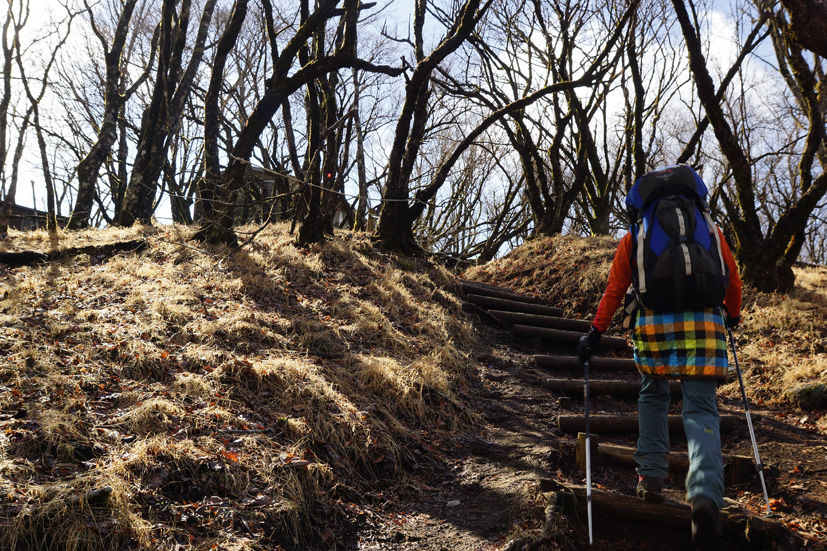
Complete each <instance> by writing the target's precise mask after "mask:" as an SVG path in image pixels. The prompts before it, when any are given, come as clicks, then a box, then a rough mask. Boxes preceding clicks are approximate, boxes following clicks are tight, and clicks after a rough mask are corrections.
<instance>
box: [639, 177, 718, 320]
mask: <svg viewBox="0 0 827 551" xmlns="http://www.w3.org/2000/svg"><path fill="white" fill-rule="evenodd" d="M706 196H707V188H706V185H705V184H704V182H703V180H702V179H701V177H700V176H698V174H697V173H696V172H695V171H694V170H693V169H692V168H691V167H689V166H687V165H676V166H670V167H666V168H662V169H658V170H654V171H652V172H649V173H647V174H645V175H644V176H642V177H641V178H640V179H639V180H638V181H637V182H635V185H634V186H632V189H631V190H630V191H629V194H628V195H627V196H626V208H627V212H628V213H629V220H630V222H631V224H630V229H629V231H630V232H631V234H632V238H633V239H632V243H633V244H632V259H631V262H632V286H633V289H634V291H635V294H636V296H637V299H638V302H639V303H640V305H641V306H643V307H645V308H649V309H653V310H670V311H673V312H680V311H684V310H699V309H702V308H708V307H715V306H721V305H722V304H723V302H724V296H725V295H726V289H727V285H728V283H729V274H728V273H727V267H726V264H725V263H724V259H723V255H722V254H721V240H720V234H719V233H718V227H717V226H716V225H715V223H714V222H713V221H712V217H711V216H710V214H709V205H708V204H707V202H706Z"/></svg>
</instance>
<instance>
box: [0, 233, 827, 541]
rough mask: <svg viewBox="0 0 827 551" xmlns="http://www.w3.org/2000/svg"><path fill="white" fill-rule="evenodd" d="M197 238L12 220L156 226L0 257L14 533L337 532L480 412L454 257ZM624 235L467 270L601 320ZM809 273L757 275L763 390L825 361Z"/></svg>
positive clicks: (748, 306) (211, 536)
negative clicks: (48, 258) (92, 246)
mask: <svg viewBox="0 0 827 551" xmlns="http://www.w3.org/2000/svg"><path fill="white" fill-rule="evenodd" d="M188 236H189V230H188V229H185V228H165V229H161V230H159V229H132V230H107V231H103V232H89V233H78V234H60V235H58V236H57V237H56V238H54V239H50V238H49V237H48V236H47V235H46V234H43V233H33V234H13V235H12V239H11V240H10V241H7V242H6V244H5V246H0V250H8V249H10V248H11V247H12V246H13V247H14V249H16V250H28V249H38V250H44V251H45V250H51V249H54V248H61V247H70V246H80V245H85V244H88V243H101V242H112V241H123V240H127V239H134V238H136V237H146V238H147V239H149V241H150V243H151V246H150V247H149V249H148V250H146V251H145V252H143V253H141V254H124V255H118V256H115V257H113V258H109V259H101V258H89V257H88V256H82V257H77V258H73V259H66V260H62V261H59V262H53V263H50V264H44V265H38V266H32V267H24V268H19V269H14V270H8V269H6V268H5V267H4V266H2V265H0V282H1V283H0V285H2V287H0V328H2V331H0V390H2V391H3V392H2V393H0V481H2V484H0V487H2V488H3V492H2V493H0V548H4V549H5V548H17V549H21V550H22V549H41V548H43V547H44V546H45V542H47V541H48V542H51V543H52V545H55V546H56V548H59V547H63V546H65V547H67V548H81V547H83V548H88V549H120V548H141V549H150V548H170V547H174V546H175V545H176V544H180V545H187V546H191V548H193V549H208V548H213V546H216V545H218V546H220V547H221V548H234V549H261V548H267V549H275V548H277V545H279V544H280V545H283V546H285V547H291V546H292V545H293V542H294V541H296V542H298V543H299V545H298V547H301V546H302V545H303V544H305V543H306V542H310V541H315V542H327V543H330V542H331V538H333V537H335V536H334V534H339V533H340V531H341V529H342V527H341V522H342V520H343V519H344V518H345V517H347V516H350V515H351V514H352V511H354V505H353V504H354V503H356V502H358V501H359V499H360V498H359V497H358V496H359V495H360V494H361V493H362V492H365V491H372V490H376V488H378V487H381V485H382V484H388V483H393V481H396V480H397V479H404V477H405V473H406V472H411V470H412V467H413V465H414V463H415V462H420V463H421V462H423V461H428V456H429V454H430V453H431V451H433V450H434V447H433V445H431V444H429V438H430V437H431V436H434V435H435V434H438V433H439V432H440V431H450V430H452V429H454V428H458V427H461V426H464V425H467V424H469V423H473V422H474V419H475V417H474V414H473V413H472V412H469V411H468V410H467V409H466V408H465V407H464V406H463V402H462V394H463V393H464V382H465V378H466V375H467V370H468V369H470V368H471V366H472V362H470V361H469V359H468V357H469V355H470V354H471V353H472V350H473V349H474V347H475V345H476V339H477V337H476V334H475V332H474V330H473V328H472V327H471V326H470V324H469V322H468V321H467V320H466V318H465V317H464V316H463V314H462V312H461V305H460V303H459V301H458V299H457V298H456V296H455V295H454V294H453V292H452V289H454V288H455V283H454V280H453V278H452V276H451V275H450V274H449V273H447V272H446V271H444V270H442V269H440V268H438V267H435V266H434V265H432V264H429V263H427V262H424V261H420V260H412V259H409V258H404V257H397V256H394V255H388V254H386V253H383V252H381V251H378V250H375V249H374V248H373V247H372V245H371V244H370V242H369V241H368V240H367V238H365V237H364V236H362V235H358V234H349V233H344V234H338V235H337V237H336V238H335V239H333V240H331V241H329V242H328V243H325V244H323V245H319V246H316V247H313V248H311V249H308V250H301V249H296V248H295V247H293V245H292V244H291V243H292V238H291V237H290V236H289V235H287V228H286V227H284V226H277V227H275V228H273V229H272V230H268V231H267V232H265V233H264V234H262V235H260V236H258V237H257V238H256V240H255V242H254V243H253V244H251V245H249V246H247V247H245V248H244V249H242V251H241V252H240V253H237V254H229V251H226V250H222V249H215V248H205V247H201V246H198V245H196V244H193V243H190V242H188V241H187V238H188ZM614 246H615V243H614V242H613V241H612V240H609V239H588V240H587V239H575V238H565V237H563V238H555V239H547V240H542V241H536V242H532V243H529V244H527V245H526V246H524V247H521V248H520V249H518V250H516V251H514V252H513V253H512V254H510V255H508V256H507V257H506V258H503V259H500V260H497V261H495V262H492V263H490V264H488V265H486V266H483V267H479V268H473V269H471V270H469V271H468V272H467V273H466V274H465V277H469V278H473V279H478V280H481V281H490V282H493V283H497V284H502V285H505V286H509V287H512V288H514V289H516V290H519V291H522V292H528V293H533V294H536V295H540V296H542V297H544V298H546V299H548V300H549V301H550V302H553V303H556V304H558V305H560V306H562V307H564V308H565V309H566V313H567V315H569V316H576V317H590V316H591V315H592V313H593V311H594V309H595V307H596V304H597V302H598V300H599V298H600V293H601V292H602V290H603V286H604V285H605V281H606V276H607V274H608V268H609V264H610V262H611V258H612V255H613V252H614ZM4 247H5V248H4ZM797 275H798V282H799V283H798V286H797V288H796V290H795V292H794V293H793V294H792V295H791V296H789V297H775V296H767V295H758V294H755V293H752V292H749V291H747V293H746V297H745V298H746V300H745V315H744V324H743V328H742V329H741V330H740V332H739V335H740V337H739V341H740V344H741V356H742V363H743V364H744V367H745V368H747V369H746V371H747V379H748V384H749V389H750V392H751V394H752V396H753V397H757V398H760V399H766V400H773V399H780V398H781V396H783V389H784V388H785V387H787V386H792V385H795V384H798V383H799V382H801V381H811V380H821V381H823V380H824V376H825V369H827V360H825V354H824V352H825V346H827V334H826V333H825V331H827V330H825V328H824V318H825V314H826V313H827V298H825V292H827V291H825V288H824V284H823V283H824V280H825V276H827V272H825V270H823V269H820V270H812V269H808V270H798V272H797ZM732 391H733V392H734V391H735V389H734V388H733V389H732ZM823 422H824V419H822V423H823ZM434 453H435V452H434ZM102 488H109V489H111V494H109V496H108V499H106V498H96V497H95V496H96V495H98V494H96V493H95V492H94V490H100V489H102Z"/></svg>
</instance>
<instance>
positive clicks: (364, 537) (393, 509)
mask: <svg viewBox="0 0 827 551" xmlns="http://www.w3.org/2000/svg"><path fill="white" fill-rule="evenodd" d="M480 331H481V332H482V333H483V337H484V340H485V342H487V343H488V345H487V346H488V349H487V350H485V351H481V352H480V354H479V355H478V357H477V358H475V359H476V360H477V361H478V362H479V363H480V366H479V367H478V368H477V373H476V375H477V376H476V377H475V379H476V384H475V386H474V387H473V388H470V389H469V393H468V399H469V402H470V404H471V405H472V407H473V408H474V409H475V410H476V411H478V412H479V413H480V414H481V415H482V416H483V417H484V419H485V423H484V425H483V427H484V428H483V430H482V432H480V433H477V434H457V435H456V436H454V437H453V438H451V439H447V438H446V439H444V440H441V441H439V442H435V443H434V444H435V447H436V448H438V450H439V452H440V453H441V454H443V457H444V459H443V460H442V462H441V465H439V466H438V467H437V468H433V467H422V469H421V470H419V472H416V471H415V472H416V474H417V477H416V480H417V482H416V483H414V484H411V485H409V486H407V487H406V488H403V489H402V490H401V491H400V490H399V488H398V487H396V488H395V487H393V486H392V485H390V484H389V490H388V491H387V492H385V493H384V494H380V495H378V496H374V498H375V499H374V502H373V505H372V506H370V507H368V509H367V511H361V514H360V515H358V516H359V517H360V520H361V525H362V528H361V530H359V531H358V532H357V533H354V534H353V537H352V538H351V540H350V541H347V542H345V547H346V548H348V549H360V550H362V549H364V550H386V549H394V550H413V549H417V550H423V551H443V550H445V551H448V550H452V551H453V550H456V551H472V550H474V551H476V550H495V549H496V550H500V549H508V550H509V551H513V550H516V549H584V548H588V546H587V545H586V542H587V541H588V539H587V534H586V522H585V519H572V518H568V519H566V518H562V517H558V518H557V521H556V525H555V526H548V525H547V524H546V522H545V519H544V518H543V510H544V506H545V503H544V502H543V499H542V497H541V495H540V492H539V484H538V483H539V480H540V479H556V480H559V481H561V482H565V483H569V484H584V483H585V475H584V473H583V472H582V471H580V470H579V469H578V468H577V467H576V466H575V460H574V459H575V458H574V453H575V443H576V437H575V436H574V435H566V434H562V433H561V431H560V430H559V428H558V427H557V416H558V414H559V413H560V412H561V409H560V406H559V405H558V398H559V396H556V395H555V394H554V393H553V392H551V391H549V390H548V389H546V388H544V387H543V381H544V380H545V379H546V378H548V377H550V376H551V375H550V373H549V372H548V371H546V370H544V369H543V368H541V367H538V366H537V365H536V363H535V361H534V358H533V353H534V352H533V351H532V350H530V349H528V348H527V347H523V348H522V349H520V348H519V343H517V344H518V347H515V346H514V344H515V343H514V340H513V337H512V336H511V332H510V331H508V330H505V329H500V328H495V327H490V326H483V325H481V326H480ZM563 349H566V346H561V347H560V350H558V351H564V353H566V354H572V353H573V349H572V350H568V349H566V350H563ZM555 376H558V375H555ZM597 376H598V377H600V375H599V374H598V375H597ZM630 376H634V374H630ZM613 377H614V376H613ZM738 398H739V396H737V395H735V394H733V393H724V394H722V395H721V397H720V400H719V404H720V408H721V413H722V414H732V415H736V416H740V419H739V420H740V421H743V406H742V404H741V402H740V400H739V399H738ZM592 408H593V409H592V412H593V413H605V412H617V411H626V412H628V413H630V414H631V415H634V414H635V409H636V405H635V402H634V400H631V401H629V400H621V401H618V400H614V399H612V398H611V397H602V396H598V397H593V402H592ZM572 409H573V411H582V404H578V403H576V401H575V405H574V406H572ZM671 413H677V414H679V413H680V405H679V404H676V405H673V411H672V412H671ZM805 417H806V416H801V417H794V415H793V414H791V412H783V411H773V410H772V409H767V408H764V407H762V406H761V405H757V404H754V405H753V418H754V419H753V420H754V423H755V426H756V432H757V433H758V441H759V448H760V449H761V453H762V459H763V461H764V464H765V465H766V469H767V478H768V486H769V487H770V495H771V497H773V503H774V508H776V512H777V513H779V514H780V518H781V520H782V521H783V522H785V523H786V524H788V525H790V526H792V527H793V528H794V531H790V532H789V534H788V535H787V536H786V537H785V538H784V541H781V542H779V543H776V544H772V545H770V546H769V547H767V548H771V549H827V545H825V538H824V533H825V532H824V531H825V520H827V473H825V470H827V469H825V463H824V461H823V458H824V457H825V451H827V439H825V438H824V436H823V434H820V433H819V432H818V431H817V430H816V429H815V426H814V425H813V423H812V421H810V420H809V419H807V418H805ZM802 419H803V420H802ZM633 438H634V437H633V436H630V435H620V436H619V437H614V438H612V437H609V438H605V437H604V438H603V439H602V440H601V441H603V442H610V441H611V442H613V443H618V444H624V445H626V446H629V445H632V446H633V445H634V440H633ZM723 447H724V451H725V453H733V454H739V455H746V456H751V455H752V449H751V445H750V440H749V434H748V432H747V428H746V423H745V422H739V423H736V429H735V430H734V431H733V432H732V433H730V434H727V435H724V436H723ZM673 449H674V450H678V451H680V450H681V449H683V450H685V440H684V438H683V436H682V435H674V436H673ZM593 483H594V486H595V488H599V489H605V490H609V491H612V492H615V493H620V494H625V495H629V496H631V495H634V485H635V483H636V475H635V473H634V472H633V471H632V470H630V469H625V470H624V469H618V468H612V467H608V466H605V465H600V466H597V467H595V468H594V469H593ZM666 494H667V499H669V500H672V501H674V502H678V503H682V502H683V475H682V474H672V475H671V476H670V478H669V479H667V485H666ZM761 494H762V492H761V487H760V483H759V481H758V479H757V478H754V479H753V480H751V481H750V482H747V483H743V484H740V485H737V486H732V487H728V488H727V491H726V497H727V498H730V499H731V500H733V501H732V502H731V503H732V505H733V506H739V507H741V508H742V509H743V510H746V511H749V512H752V513H757V514H760V513H761V512H762V509H763V507H764V500H763V496H762V495H761ZM736 502H737V503H736ZM544 528H545V529H546V532H545V534H543V529H544ZM594 538H595V543H594V547H593V549H614V550H616V549H663V550H667V549H668V550H673V549H686V550H691V549H693V546H692V543H691V538H690V535H689V533H688V530H687V531H685V532H682V531H676V530H671V529H659V528H657V527H652V526H651V525H645V526H644V525H634V524H627V523H621V522H612V521H611V519H606V518H600V517H596V518H595V524H594ZM725 543H726V542H725ZM730 543H732V544H733V545H734V544H735V543H734V542H730ZM743 545H744V542H741V546H742V547H743ZM754 546H755V544H752V548H754ZM730 548H732V547H730ZM747 548H750V547H749V545H748V546H747Z"/></svg>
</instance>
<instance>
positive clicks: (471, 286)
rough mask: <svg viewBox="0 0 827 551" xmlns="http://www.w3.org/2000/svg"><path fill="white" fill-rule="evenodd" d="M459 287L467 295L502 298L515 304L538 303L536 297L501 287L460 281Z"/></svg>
mask: <svg viewBox="0 0 827 551" xmlns="http://www.w3.org/2000/svg"><path fill="white" fill-rule="evenodd" d="M459 285H460V288H461V289H462V292H463V293H465V294H466V295H481V296H486V297H494V298H502V299H506V300H513V301H515V302H526V303H528V304H537V303H538V300H537V298H536V297H532V296H529V295H521V294H519V293H515V292H513V291H509V290H508V289H503V288H501V287H491V286H483V285H480V284H478V283H473V282H469V281H460V283H459Z"/></svg>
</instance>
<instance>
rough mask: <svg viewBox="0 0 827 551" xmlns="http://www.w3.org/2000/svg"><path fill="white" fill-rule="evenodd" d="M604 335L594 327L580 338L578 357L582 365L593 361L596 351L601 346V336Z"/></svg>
mask: <svg viewBox="0 0 827 551" xmlns="http://www.w3.org/2000/svg"><path fill="white" fill-rule="evenodd" d="M602 334H603V333H602V332H601V331H600V330H598V329H597V327H595V326H594V325H592V327H591V329H589V332H588V333H586V334H585V335H583V336H582V337H580V342H578V343H577V357H578V358H579V359H580V363H586V362H587V361H589V360H591V359H592V355H593V354H594V349H595V348H597V345H598V344H600V335H602Z"/></svg>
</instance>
